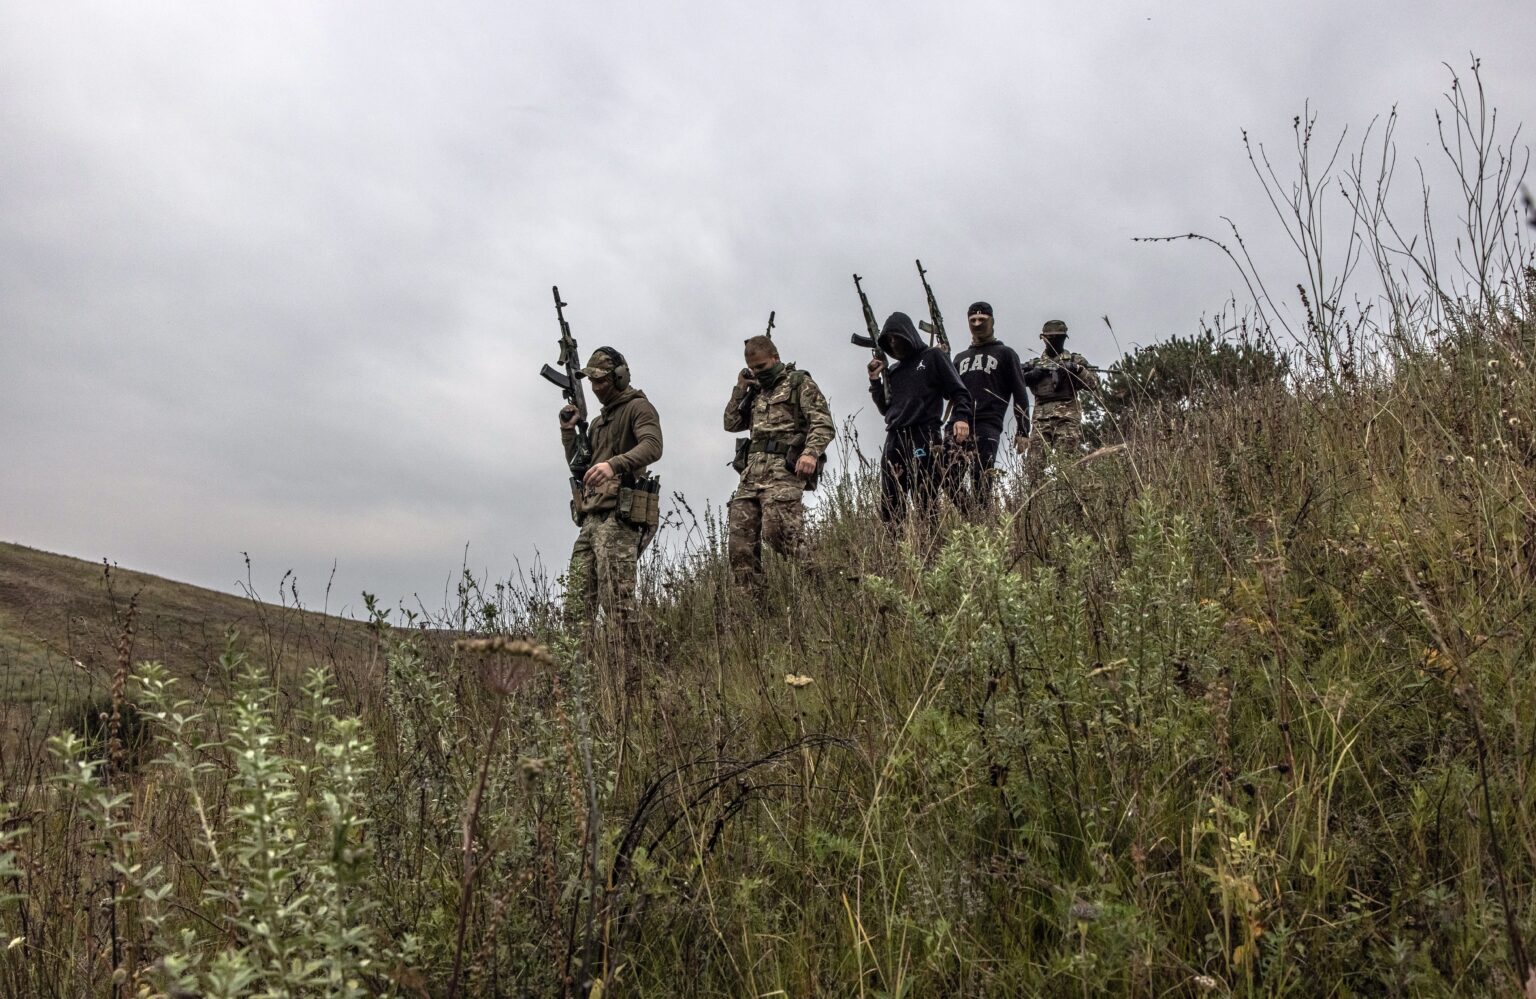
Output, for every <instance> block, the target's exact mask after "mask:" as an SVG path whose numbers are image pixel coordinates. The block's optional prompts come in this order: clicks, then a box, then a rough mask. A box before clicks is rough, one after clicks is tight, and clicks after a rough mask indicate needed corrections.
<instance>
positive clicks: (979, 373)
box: [948, 302, 1029, 510]
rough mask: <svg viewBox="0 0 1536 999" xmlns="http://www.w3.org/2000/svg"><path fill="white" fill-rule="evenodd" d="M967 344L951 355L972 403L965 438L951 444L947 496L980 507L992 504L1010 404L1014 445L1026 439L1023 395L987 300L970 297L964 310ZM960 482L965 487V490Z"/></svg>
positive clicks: (1015, 361)
mask: <svg viewBox="0 0 1536 999" xmlns="http://www.w3.org/2000/svg"><path fill="white" fill-rule="evenodd" d="M966 322H967V325H969V326H970V329H971V345H970V347H968V348H966V349H965V350H962V351H961V352H960V353H958V354H956V355H955V370H956V371H958V372H959V374H960V380H961V381H962V382H964V383H965V387H966V390H967V391H969V392H970V393H971V401H972V403H973V405H974V408H975V413H974V417H973V419H972V420H971V423H972V428H971V440H970V442H969V443H966V444H959V443H957V444H955V446H954V447H953V448H952V449H951V455H952V457H951V461H952V465H951V467H950V470H949V477H948V478H949V489H950V496H951V497H952V498H953V499H954V501H955V505H956V506H958V507H960V508H961V509H972V510H983V509H986V508H987V507H989V506H991V504H992V482H993V466H994V465H995V464H997V448H998V444H999V443H1000V442H1001V441H1002V437H1003V421H1004V420H1005V419H1006V418H1007V416H1008V406H1009V403H1010V402H1011V403H1012V405H1013V420H1014V431H1013V433H1014V438H1013V440H1014V449H1015V450H1016V451H1018V452H1019V453H1020V454H1023V453H1024V451H1025V449H1026V446H1027V444H1028V442H1029V396H1028V394H1027V392H1028V390H1027V389H1025V387H1024V372H1023V370H1022V369H1021V368H1020V366H1019V355H1018V354H1016V353H1015V352H1014V350H1013V348H1012V347H1009V346H1007V345H1006V344H1004V343H1003V342H1002V341H1001V340H998V339H997V336H996V334H994V333H993V331H992V306H991V305H989V304H987V303H986V302H976V303H975V304H973V305H972V306H971V307H970V308H969V309H967V310H966ZM966 482H969V483H970V493H969V495H967V493H966Z"/></svg>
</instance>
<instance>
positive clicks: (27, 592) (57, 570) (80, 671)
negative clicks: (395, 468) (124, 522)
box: [0, 542, 376, 732]
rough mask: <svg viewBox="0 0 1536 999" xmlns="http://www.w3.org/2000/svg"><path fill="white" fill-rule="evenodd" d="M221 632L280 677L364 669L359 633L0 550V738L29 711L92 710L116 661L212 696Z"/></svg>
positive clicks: (364, 644)
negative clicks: (2, 728)
mask: <svg viewBox="0 0 1536 999" xmlns="http://www.w3.org/2000/svg"><path fill="white" fill-rule="evenodd" d="M130 607H131V608H132V611H131V615H130ZM130 618H131V634H129V633H128V631H127V629H128V626H129V624H130ZM231 631H235V632H238V633H240V634H243V635H244V636H246V640H247V641H248V642H253V643H256V644H259V645H260V646H261V647H262V648H263V651H264V654H265V655H267V657H268V658H269V659H271V660H272V661H274V662H275V663H277V664H278V665H279V667H280V672H283V673H287V674H291V675H297V673H298V672H299V670H300V669H301V664H307V663H316V662H331V663H336V662H340V661H355V660H359V659H361V660H363V661H366V660H367V659H368V658H369V657H370V656H371V655H373V654H374V648H375V645H376V641H375V637H374V634H373V632H372V631H371V630H370V629H369V628H368V626H367V624H366V623H363V622H358V621H351V620H346V619H342V618H336V617H329V616H326V615H324V614H318V613H313V612H308V611H304V610H302V609H299V608H294V607H286V606H280V605H272V604H266V603H263V602H260V601H257V600H253V599H249V598H245V597H239V596H234V595H232V594H228V593H219V592H217V591H214V590H207V589H203V588H202V587H197V586H189V585H187V584H185V583H177V582H173V581H171V580H168V579H162V578H160V577H158V576H151V575H147V574H145V573H140V572H133V571H131V570H128V569H121V568H116V567H112V568H110V569H109V568H108V567H106V566H104V565H103V564H101V563H92V562H84V561H81V560H80V559H75V558H70V557H68V556H64V555H55V554H52V553H49V552H43V551H38V550H36V549H33V548H26V547H23V546H21V545H17V544H9V543H3V542H0V706H3V710H4V712H5V714H6V720H7V729H8V730H9V731H12V732H15V731H16V730H17V729H18V728H19V727H21V726H22V725H24V724H26V723H28V722H31V721H33V720H34V719H35V718H36V716H37V715H38V714H39V709H42V712H43V713H44V714H48V713H50V712H51V710H52V709H56V708H61V709H63V710H64V713H66V714H68V713H69V712H71V711H73V710H74V709H76V708H77V707H78V706H79V705H81V704H85V703H94V702H95V701H97V700H99V699H100V697H101V696H103V695H104V694H105V693H106V691H107V690H108V688H109V686H110V685H111V680H112V674H113V672H114V671H115V670H116V669H117V665H118V662H119V657H120V652H122V651H126V652H127V653H128V656H129V658H130V660H132V661H140V660H156V661H159V662H162V663H164V664H165V665H166V667H167V669H168V670H170V672H171V673H172V675H174V676H178V677H183V678H186V679H188V680H192V681H194V682H196V683H199V684H207V683H210V682H212V683H214V684H215V685H216V686H220V685H221V682H220V677H219V675H218V662H219V656H220V655H221V654H222V653H223V652H224V649H225V645H226V638H227V636H228V634H229V633H230V632H231ZM125 636H126V638H127V641H128V642H129V644H128V645H127V646H124V644H123V643H124V640H125ZM343 672H349V671H346V670H344V671H343Z"/></svg>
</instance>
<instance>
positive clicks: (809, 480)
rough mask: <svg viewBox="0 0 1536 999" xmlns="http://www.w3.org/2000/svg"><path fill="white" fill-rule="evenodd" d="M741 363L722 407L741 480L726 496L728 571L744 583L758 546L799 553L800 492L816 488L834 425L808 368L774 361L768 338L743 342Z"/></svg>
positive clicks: (754, 576)
mask: <svg viewBox="0 0 1536 999" xmlns="http://www.w3.org/2000/svg"><path fill="white" fill-rule="evenodd" d="M744 353H745V357H746V362H747V366H746V367H745V368H743V369H742V371H741V374H740V375H738V376H737V378H736V387H735V388H734V389H732V391H731V398H730V401H729V402H727V403H726V404H725V429H726V430H727V431H729V432H731V433H741V432H743V431H747V432H750V434H751V436H750V437H745V438H742V439H741V440H739V441H737V445H736V460H735V461H733V462H732V463H731V465H732V467H733V468H735V469H736V471H738V472H740V473H741V482H740V484H739V485H738V486H737V487H736V492H735V493H734V494H733V495H732V496H731V501H730V536H729V540H728V542H727V550H728V551H729V553H730V560H731V572H732V573H733V575H734V576H735V578H736V582H737V583H739V584H742V585H749V584H755V583H758V582H760V581H761V574H762V567H763V565H762V546H763V544H764V543H766V544H767V545H768V546H769V547H770V548H772V549H773V550H774V551H776V552H778V553H779V554H780V555H783V556H784V557H785V558H787V559H790V560H792V561H800V560H802V559H803V558H804V557H805V551H804V520H805V507H804V504H803V503H802V499H803V494H804V493H805V491H806V490H808V489H814V488H816V482H817V479H818V478H819V476H820V473H821V466H822V463H823V461H825V456H826V451H827V445H829V444H831V443H832V438H833V435H834V434H835V433H836V427H835V425H834V424H833V422H832V411H831V409H830V408H829V407H828V405H827V399H826V396H824V395H822V393H821V389H820V388H818V387H817V385H816V382H815V381H813V380H812V379H811V376H810V373H809V372H806V371H800V370H797V369H796V368H795V366H794V365H793V364H785V363H784V362H783V361H782V360H780V359H779V349H778V347H777V346H775V345H774V342H773V340H772V339H770V338H769V337H767V336H755V337H753V338H752V339H750V340H748V341H747V342H746V349H745V351H744Z"/></svg>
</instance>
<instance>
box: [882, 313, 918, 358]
mask: <svg viewBox="0 0 1536 999" xmlns="http://www.w3.org/2000/svg"><path fill="white" fill-rule="evenodd" d="M898 337H899V338H900V339H902V340H904V341H906V343H907V346H908V347H910V348H911V349H910V350H908V351H907V353H908V354H909V355H912V354H920V353H922V352H923V351H925V350H927V349H928V345H927V344H926V343H924V342H923V338H922V336H921V335H920V334H919V333H918V332H917V327H916V326H915V325H913V323H912V317H910V316H908V315H907V314H906V313H905V312H893V313H891V315H890V317H889V318H888V319H886V321H885V325H884V326H882V327H880V339H879V340H878V341H877V342H878V343H879V344H880V349H881V350H883V351H885V352H886V353H887V354H895V353H896V352H895V351H894V350H892V349H891V344H892V342H893V341H894V340H895V339H896V338H898Z"/></svg>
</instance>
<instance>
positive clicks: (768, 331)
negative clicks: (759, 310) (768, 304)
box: [763, 309, 778, 340]
mask: <svg viewBox="0 0 1536 999" xmlns="http://www.w3.org/2000/svg"><path fill="white" fill-rule="evenodd" d="M777 314H778V313H776V312H774V311H773V310H772V309H770V310H768V328H767V329H766V330H764V331H763V336H765V337H767V338H768V339H770V340H772V339H773V317H774V316H776V315H777Z"/></svg>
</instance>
